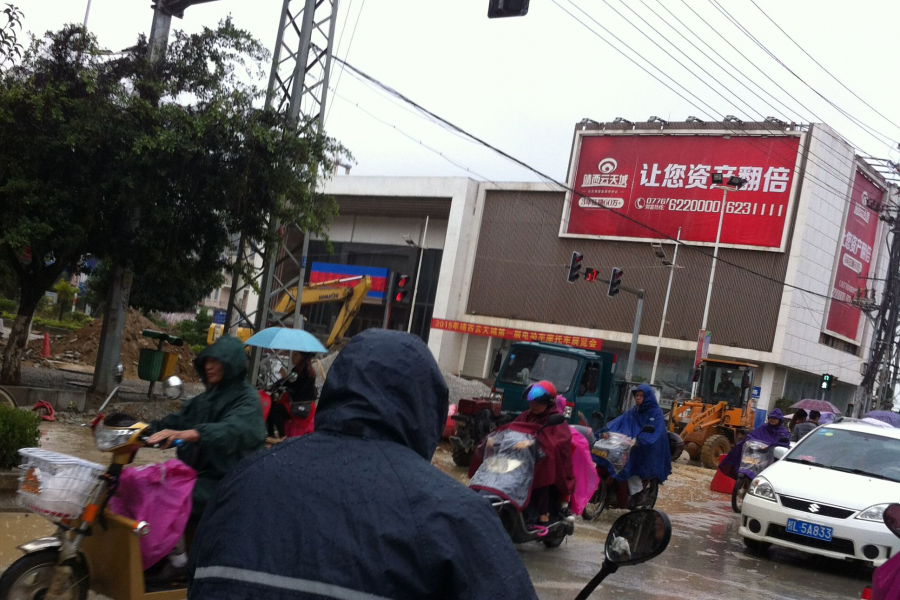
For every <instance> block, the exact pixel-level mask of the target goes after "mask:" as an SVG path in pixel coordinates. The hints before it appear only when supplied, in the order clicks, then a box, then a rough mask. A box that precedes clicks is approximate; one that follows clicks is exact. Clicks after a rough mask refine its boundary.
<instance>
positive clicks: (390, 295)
mask: <svg viewBox="0 0 900 600" xmlns="http://www.w3.org/2000/svg"><path fill="white" fill-rule="evenodd" d="M396 279H397V273H391V274H390V276H389V277H388V287H387V294H385V297H384V323H382V325H381V328H382V329H387V328H388V321H389V320H390V319H391V305H392V304H393V303H394V281H395V280H396Z"/></svg>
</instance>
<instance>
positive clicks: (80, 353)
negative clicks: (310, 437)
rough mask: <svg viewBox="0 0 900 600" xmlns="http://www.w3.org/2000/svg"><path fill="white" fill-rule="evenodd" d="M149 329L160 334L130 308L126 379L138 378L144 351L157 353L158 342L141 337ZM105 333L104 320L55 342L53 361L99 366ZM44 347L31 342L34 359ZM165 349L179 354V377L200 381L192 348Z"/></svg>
mask: <svg viewBox="0 0 900 600" xmlns="http://www.w3.org/2000/svg"><path fill="white" fill-rule="evenodd" d="M145 329H152V330H155V331H158V330H159V327H157V326H156V324H154V323H153V321H151V320H150V319H147V318H146V317H144V316H143V315H141V313H139V312H138V311H136V310H134V309H133V308H129V309H128V314H127V316H126V317H125V331H124V333H123V334H122V354H121V358H120V359H119V360H121V361H122V365H123V366H124V367H125V377H126V378H127V379H137V378H138V359H139V357H140V351H141V348H150V349H154V350H155V349H156V347H157V345H158V342H157V341H156V340H151V339H150V338H145V337H143V336H142V335H141V332H142V331H143V330H145ZM102 330H103V319H102V318H101V319H95V320H94V321H93V322H92V323H90V324H88V325H85V326H84V327H82V328H81V329H79V330H78V331H76V332H74V333H72V334H70V335H65V336H61V337H56V338H53V339H51V341H50V356H51V358H53V359H55V360H61V361H65V362H73V363H83V364H89V365H93V364H96V362H97V349H98V348H99V346H100V332H101V331H102ZM42 345H43V340H34V341H32V342H29V344H28V348H29V349H30V350H33V353H31V356H32V357H34V358H37V357H38V356H40V353H41V347H42ZM163 349H164V350H165V351H167V352H175V353H176V354H178V365H177V366H176V367H175V374H176V375H178V376H179V377H180V378H181V379H182V380H184V381H186V382H195V381H199V378H198V377H197V372H196V371H195V370H194V353H193V352H191V349H190V348H188V347H187V346H180V347H176V346H172V345H170V344H165V345H164V347H163Z"/></svg>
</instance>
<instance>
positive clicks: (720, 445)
mask: <svg viewBox="0 0 900 600" xmlns="http://www.w3.org/2000/svg"><path fill="white" fill-rule="evenodd" d="M754 369H756V365H751V364H750V363H744V362H734V361H726V360H714V359H711V358H705V359H703V360H702V361H700V366H699V368H698V369H697V370H696V371H695V373H694V381H695V382H699V385H698V387H697V394H698V395H697V396H696V397H694V398H693V399H691V400H688V401H686V402H681V403H678V404H676V405H673V406H672V412H671V414H670V417H669V431H673V432H675V433H677V434H678V435H680V436H681V438H682V439H683V440H684V449H685V450H687V451H688V454H689V455H690V456H691V460H699V461H700V462H701V463H703V466H704V467H706V468H708V469H715V468H717V467H718V466H719V457H720V456H721V455H722V454H727V453H728V451H729V450H731V448H732V446H734V445H735V444H737V443H738V442H740V441H741V440H742V439H744V436H746V435H747V434H748V433H749V432H750V431H751V430H752V429H753V425H754V421H755V419H756V411H755V410H754V409H753V407H752V406H751V405H750V396H751V392H752V390H753V372H754Z"/></svg>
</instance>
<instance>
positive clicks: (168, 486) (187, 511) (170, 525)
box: [109, 458, 197, 571]
mask: <svg viewBox="0 0 900 600" xmlns="http://www.w3.org/2000/svg"><path fill="white" fill-rule="evenodd" d="M196 480H197V472H196V471H194V470H193V469H192V468H190V467H189V466H187V465H186V464H184V463H183V462H181V461H180V460H177V459H174V458H173V459H172V460H169V461H167V462H164V463H157V464H152V465H146V466H143V467H128V468H126V469H123V470H122V475H121V477H120V478H119V488H118V490H117V491H116V495H115V496H113V497H112V498H110V500H109V509H110V510H111V511H112V512H114V513H116V514H118V515H122V516H123V517H128V518H129V519H134V520H135V521H146V522H147V523H149V524H150V533H148V534H147V535H146V536H144V537H142V538H141V564H142V566H143V569H144V570H145V571H146V570H147V569H149V568H150V567H152V566H153V565H155V564H156V563H157V562H159V561H160V560H161V559H162V558H163V557H164V556H166V555H167V554H169V552H171V551H172V548H174V547H175V544H177V543H178V539H179V538H180V537H181V536H182V535H183V534H184V529H185V527H186V526H187V522H188V518H189V517H190V516H191V492H192V491H193V489H194V482H195V481H196Z"/></svg>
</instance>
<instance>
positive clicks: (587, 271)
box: [584, 267, 599, 281]
mask: <svg viewBox="0 0 900 600" xmlns="http://www.w3.org/2000/svg"><path fill="white" fill-rule="evenodd" d="M598 274H599V272H598V271H597V269H592V268H590V267H585V268H584V280H585V281H597V275H598Z"/></svg>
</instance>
